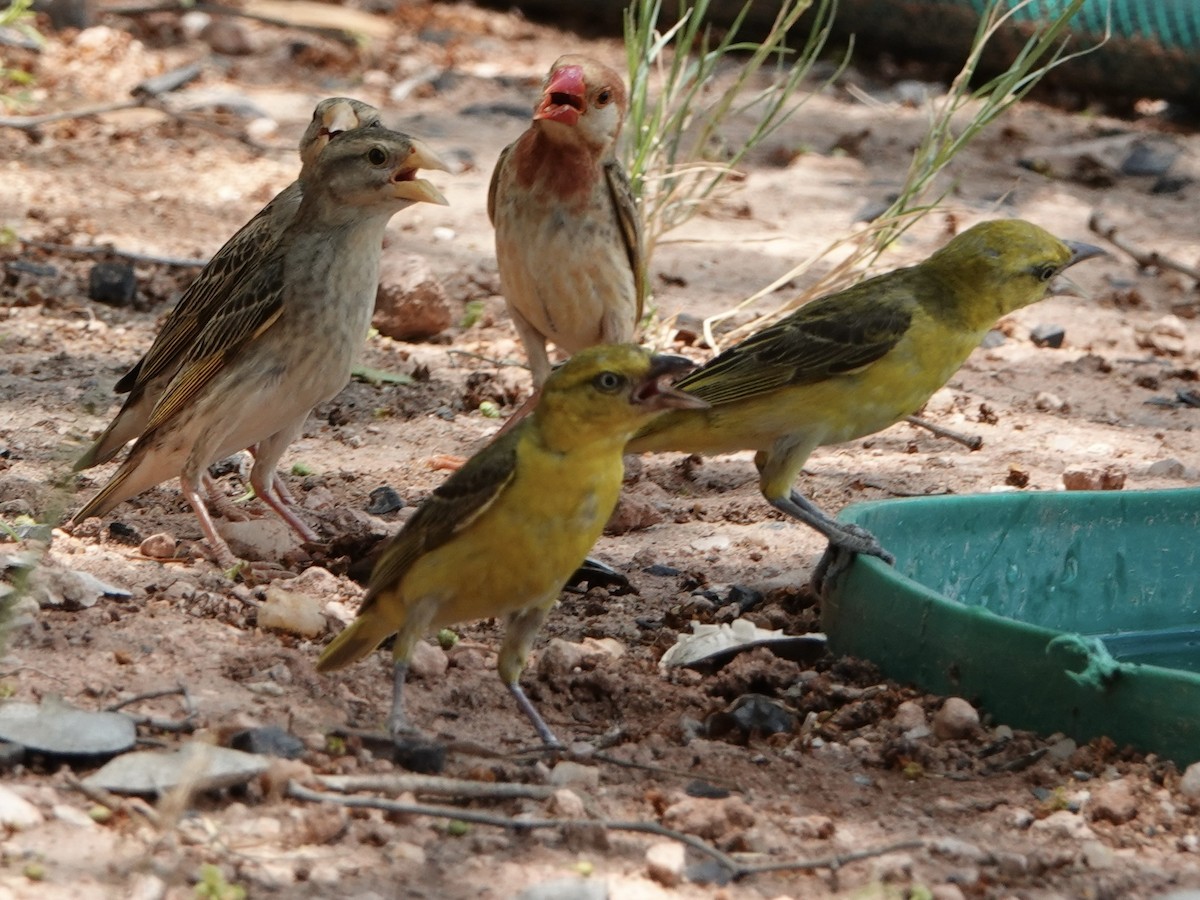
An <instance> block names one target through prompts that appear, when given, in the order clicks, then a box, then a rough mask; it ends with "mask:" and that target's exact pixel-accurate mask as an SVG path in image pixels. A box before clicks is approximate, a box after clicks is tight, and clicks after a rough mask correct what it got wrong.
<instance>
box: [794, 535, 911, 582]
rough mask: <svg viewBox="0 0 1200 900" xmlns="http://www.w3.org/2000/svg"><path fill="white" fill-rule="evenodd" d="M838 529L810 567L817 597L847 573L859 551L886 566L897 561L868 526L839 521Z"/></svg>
mask: <svg viewBox="0 0 1200 900" xmlns="http://www.w3.org/2000/svg"><path fill="white" fill-rule="evenodd" d="M838 528H839V532H840V533H839V534H838V535H836V536H834V537H831V539H830V541H829V546H827V547H826V548H825V552H824V553H823V554H822V555H821V559H820V561H819V562H818V563H817V567H816V568H815V569H814V570H813V574H812V582H811V586H812V589H813V592H814V593H815V594H816V595H817V596H818V597H822V598H823V597H825V596H826V592H827V591H828V590H829V589H830V587H831V586H832V585H833V584H834V582H836V581H837V580H838V579H839V578H841V577H842V576H843V575H844V574H846V570H847V569H849V568H850V564H851V563H852V562H854V557H855V556H857V555H858V554H859V553H865V554H866V555H867V556H874V557H877V558H879V559H881V560H883V561H884V562H885V563H887V564H888V565H889V566H891V565H895V563H896V557H895V556H893V555H892V554H891V553H889V552H888V551H887V550H885V549H883V545H882V544H880V543H879V539H878V538H876V537H875V535H873V534H871V532H869V531H867V529H865V528H863V527H861V526H859V525H849V524H839V526H838Z"/></svg>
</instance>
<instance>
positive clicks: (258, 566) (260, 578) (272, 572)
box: [217, 557, 296, 587]
mask: <svg viewBox="0 0 1200 900" xmlns="http://www.w3.org/2000/svg"><path fill="white" fill-rule="evenodd" d="M217 565H219V566H221V568H222V569H223V570H224V575H225V577H226V578H228V579H229V580H230V581H241V582H242V583H243V584H247V585H250V586H251V587H253V586H254V585H257V584H266V583H267V582H269V581H274V580H275V579H276V578H291V577H293V576H295V574H296V573H295V572H293V571H292V570H291V569H286V568H284V567H283V566H281V565H279V564H278V563H273V562H266V561H264V560H253V561H251V560H247V559H237V558H236V557H234V558H232V562H230V563H229V564H226V562H225V561H224V560H221V559H219V558H218V560H217Z"/></svg>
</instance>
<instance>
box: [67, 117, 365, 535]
mask: <svg viewBox="0 0 1200 900" xmlns="http://www.w3.org/2000/svg"><path fill="white" fill-rule="evenodd" d="M360 127H372V128H378V127H382V126H381V124H380V121H379V110H377V109H376V108H375V107H373V106H369V105H368V104H366V103H362V102H361V101H358V100H352V99H350V98H349V97H330V98H328V99H325V100H322V101H321V102H320V103H318V104H317V106H316V109H314V110H313V116H312V121H311V122H309V125H308V128H306V129H305V131H304V134H303V135H301V137H300V146H299V151H300V162H301V168H300V176H299V177H298V178H297V179H296V180H295V181H293V182H292V183H291V184H289V185H288V186H287V187H286V188H284V189H283V190H282V191H280V192H279V193H278V194H277V195H276V196H275V198H274V199H273V200H271V202H270V203H268V204H267V205H266V206H264V207H263V208H262V209H261V210H259V211H258V213H257V214H255V216H254V218H252V219H251V220H250V221H249V222H247V223H246V224H245V225H243V226H242V227H241V228H240V229H238V231H237V232H236V233H235V234H234V235H233V237H231V238H230V239H229V240H228V241H226V242H225V244H224V245H223V246H222V247H221V249H219V250H218V251H217V252H216V254H215V255H214V256H213V258H212V259H211V260H209V261H208V264H207V265H205V267H204V268H203V269H202V270H201V271H200V274H199V275H197V276H196V280H195V281H193V282H192V283H191V285H189V286H188V289H187V290H186V291H184V292H183V296H182V297H180V298H179V302H178V303H177V304H176V305H175V307H174V308H173V309H172V310H171V312H170V313H169V314H168V315H167V317H166V319H165V320H164V322H163V324H162V327H161V328H160V329H159V332H158V335H157V336H156V337H155V339H154V343H153V344H151V346H150V349H149V350H147V351H146V354H145V355H144V356H143V357H142V358H141V359H139V360H138V361H137V362H136V363H135V364H134V366H133V368H131V369H130V370H129V371H128V372H126V373H125V375H124V376H122V378H121V380H120V381H118V382H117V384H116V387H115V388H114V390H116V392H117V393H119V394H128V395H129V396H128V397H127V398H126V399H125V403H124V404H123V405H122V406H121V409H120V411H119V412H118V413H117V415H116V416H115V417H114V418H113V420H112V422H111V423H110V424H109V426H108V427H107V428H106V429H105V430H104V432H103V434H101V435H100V437H99V438H97V439H96V441H95V443H93V444H92V446H91V447H90V448H89V449H88V451H87V452H86V453H84V454H83V456H81V457H80V458H79V460H78V461H77V462H76V463H75V466H74V468H73V471H76V472H79V471H82V470H83V469H88V468H91V467H92V466H97V465H100V464H101V463H105V462H108V461H109V460H110V459H112V458H113V457H114V456H116V455H117V453H119V452H120V451H121V449H122V448H123V447H124V446H125V445H126V444H127V443H129V441H131V440H133V439H134V438H136V437H138V436H139V435H141V433H142V432H143V431H144V430H145V428H146V423H147V422H149V421H150V415H151V413H152V412H153V410H154V406H155V404H156V403H158V401H159V398H161V397H162V395H163V392H164V391H165V390H166V388H167V385H168V384H170V383H171V379H172V378H174V377H175V374H176V373H177V372H178V371H179V368H180V366H181V365H183V361H184V360H185V359H186V358H187V356H188V354H189V353H190V352H191V351H192V349H193V347H194V344H195V342H196V340H197V338H199V336H200V334H201V332H202V331H203V330H204V327H205V326H206V325H207V324H208V323H209V322H210V321H211V320H212V319H213V318H214V317H215V316H216V315H217V314H218V313H219V312H220V310H221V308H222V307H223V306H224V305H225V304H226V303H228V302H230V300H231V298H233V297H236V296H237V292H238V291H239V290H240V289H241V286H242V284H243V282H245V281H246V280H248V279H249V278H252V277H253V275H254V273H255V272H256V271H257V270H258V267H259V266H260V264H261V263H262V261H263V259H264V258H265V257H266V256H267V255H268V254H269V253H270V252H271V251H272V250H273V249H274V248H275V245H276V244H277V243H278V241H279V238H280V236H281V235H282V234H283V233H284V231H285V230H286V229H287V228H288V226H289V225H291V224H292V222H293V221H294V220H295V218H296V213H297V211H299V209H300V201H301V200H302V199H303V197H304V185H305V183H306V182H307V181H308V179H309V178H311V177H312V174H313V171H314V169H315V166H316V162H317V158H318V157H319V156H320V153H321V150H322V149H324V147H325V145H326V144H328V143H329V141H330V140H331V139H332V138H334V137H336V136H337V135H339V134H341V133H343V132H346V131H350V130H352V129H355V128H360ZM239 449H240V448H239ZM251 449H252V448H251ZM204 478H205V481H206V484H207V478H208V476H207V474H206V475H205V476H204ZM273 487H274V488H275V491H274V493H275V494H277V495H278V499H279V502H280V503H283V504H285V505H290V497H289V496H288V492H287V489H286V488H285V487H284V486H283V483H282V481H280V480H278V479H277V480H276V484H275V485H273ZM209 493H210V495H212V497H213V499H214V500H217V501H218V502H219V498H223V497H224V495H223V494H219V493H218V492H215V491H213V490H210V491H209ZM266 499H267V500H268V502H269V501H270V500H271V499H274V498H272V497H268V498H266ZM296 521H297V522H298V521H299V520H296ZM301 524H302V523H301ZM293 527H295V526H294V525H293ZM305 532H307V533H305ZM301 534H302V535H303V536H304V537H305V539H307V540H314V539H315V535H313V534H312V533H311V531H308V529H307V526H305V530H304V531H302V532H301Z"/></svg>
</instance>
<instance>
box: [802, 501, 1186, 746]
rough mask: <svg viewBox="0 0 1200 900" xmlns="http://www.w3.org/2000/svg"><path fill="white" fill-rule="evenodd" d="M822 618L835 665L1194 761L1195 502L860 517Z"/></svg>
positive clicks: (921, 508)
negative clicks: (845, 663) (853, 553)
mask: <svg viewBox="0 0 1200 900" xmlns="http://www.w3.org/2000/svg"><path fill="white" fill-rule="evenodd" d="M840 518H841V520H842V521H844V522H853V523H856V524H858V525H861V526H863V527H864V528H867V529H868V530H870V531H872V532H873V533H874V534H875V535H876V537H878V538H879V540H880V541H881V542H882V543H883V545H884V546H885V547H887V548H888V550H890V551H891V552H892V553H894V554H895V555H896V565H895V568H892V567H890V566H887V565H885V564H884V563H882V562H880V561H879V560H878V559H875V558H873V557H868V556H858V557H856V558H855V559H854V561H853V562H852V563H851V564H850V566H849V567H848V568H847V569H846V570H845V572H844V573H843V574H841V575H840V576H838V577H837V578H835V579H834V580H833V582H832V583H831V584H830V586H829V591H828V594H827V596H826V597H825V598H824V600H823V603H822V608H821V619H822V626H823V628H824V630H825V632H826V633H827V634H828V636H829V645H830V649H832V650H833V651H834V652H835V653H840V654H846V655H851V656H858V657H862V658H863V659H868V660H871V661H872V662H874V663H875V664H876V665H878V666H879V667H880V669H882V670H883V672H884V673H885V674H886V675H887V676H888V677H890V678H894V679H896V680H898V681H906V682H912V683H914V684H916V685H918V686H920V687H921V688H923V689H925V690H928V691H932V692H935V693H941V694H957V695H959V696H962V697H965V698H968V699H970V700H972V701H974V702H975V703H976V704H978V705H979V706H980V707H981V708H982V709H985V710H987V711H989V712H990V713H991V714H992V715H993V716H994V717H995V719H996V720H997V721H1000V722H1005V723H1007V724H1009V725H1011V726H1013V727H1017V728H1026V729H1030V730H1034V731H1040V732H1044V733H1045V732H1058V731H1061V732H1063V733H1064V734H1067V735H1070V736H1071V737H1073V738H1075V739H1076V740H1078V741H1087V740H1091V739H1092V738H1094V737H1099V736H1101V735H1107V736H1108V737H1109V738H1111V739H1112V740H1113V741H1115V742H1116V743H1117V744H1118V745H1119V746H1124V745H1127V744H1128V745H1131V746H1134V747H1137V748H1139V749H1141V750H1144V751H1147V752H1154V753H1158V754H1160V755H1162V756H1165V757H1167V758H1170V759H1173V760H1175V761H1176V762H1177V763H1180V764H1182V765H1187V764H1189V763H1191V762H1194V761H1196V760H1198V759H1200V488H1189V489H1186V490H1171V491H1129V492H1120V491H1080V492H1069V493H1011V494H980V495H967V496H947V497H923V498H920V499H913V500H887V501H881V502H876V503H861V504H856V505H854V506H850V507H847V508H846V509H845V510H843V512H842V515H841V517H840Z"/></svg>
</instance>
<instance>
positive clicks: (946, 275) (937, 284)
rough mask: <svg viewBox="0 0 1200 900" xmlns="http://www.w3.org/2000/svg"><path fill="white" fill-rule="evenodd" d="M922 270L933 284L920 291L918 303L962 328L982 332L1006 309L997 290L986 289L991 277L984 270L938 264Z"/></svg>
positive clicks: (932, 313) (931, 313)
mask: <svg viewBox="0 0 1200 900" xmlns="http://www.w3.org/2000/svg"><path fill="white" fill-rule="evenodd" d="M925 274H926V276H927V277H928V278H929V279H930V280H931V281H933V284H932V285H929V286H928V287H927V288H926V290H925V291H924V292H923V296H922V301H921V305H922V306H924V307H925V309H926V310H927V311H928V312H929V313H930V315H933V316H936V317H937V318H938V319H941V320H942V321H943V322H946V323H947V324H950V325H953V326H954V327H955V328H958V329H960V330H962V331H963V332H970V333H972V334H975V333H978V334H980V335H982V334H984V333H986V332H987V331H988V329H990V328H991V327H992V326H993V325H994V324H995V323H996V320H997V319H999V318H1000V317H1001V316H1003V315H1004V314H1005V313H1006V312H1008V310H1006V309H1004V308H1003V304H1002V303H1001V298H1000V296H999V293H998V292H997V291H995V290H989V286H990V284H991V281H992V279H991V278H989V275H988V273H987V272H986V271H977V270H976V269H975V268H974V267H970V266H966V267H963V266H957V267H951V266H942V267H930V268H929V269H927V271H926V273H925Z"/></svg>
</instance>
